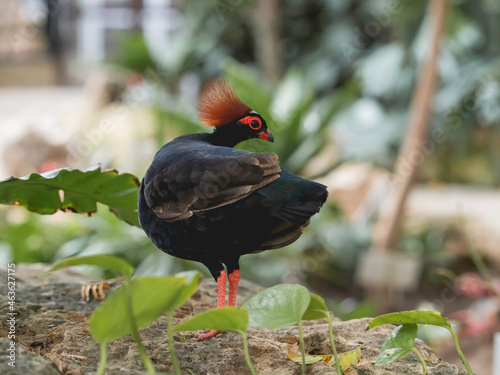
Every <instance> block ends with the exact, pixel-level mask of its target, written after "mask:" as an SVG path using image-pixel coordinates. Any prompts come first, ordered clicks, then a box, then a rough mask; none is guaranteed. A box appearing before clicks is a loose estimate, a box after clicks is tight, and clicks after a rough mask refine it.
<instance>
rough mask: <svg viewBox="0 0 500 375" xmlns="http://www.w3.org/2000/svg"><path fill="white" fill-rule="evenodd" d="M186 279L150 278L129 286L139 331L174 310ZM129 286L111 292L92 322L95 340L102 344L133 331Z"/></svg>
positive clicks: (173, 277) (90, 321)
mask: <svg viewBox="0 0 500 375" xmlns="http://www.w3.org/2000/svg"><path fill="white" fill-rule="evenodd" d="M184 282H185V280H184V278H183V277H175V276H151V277H141V278H137V279H133V280H132V281H130V283H129V284H128V287H129V289H130V298H131V304H132V313H133V318H134V319H135V321H136V324H137V328H141V327H145V326H147V325H148V324H150V323H151V322H153V321H154V320H156V319H157V318H158V317H159V316H160V315H161V314H163V313H164V312H165V311H169V310H172V306H174V305H175V303H176V302H177V301H178V298H179V294H180V293H181V291H182V286H183V285H184ZM126 288H127V285H126V284H125V285H122V286H121V287H119V288H118V289H116V290H115V291H114V292H113V293H111V294H110V295H109V296H108V297H107V298H106V299H105V300H104V301H103V302H102V303H101V305H100V306H99V307H98V308H97V309H96V310H95V311H94V313H93V314H92V316H91V317H90V319H89V328H90V333H91V334H92V337H93V338H94V339H95V340H96V341H97V342H99V343H102V342H108V341H113V340H116V339H119V338H120V337H122V336H125V335H127V334H129V333H131V332H132V327H131V326H130V319H129V317H128V313H127V303H128V293H127V289H126Z"/></svg>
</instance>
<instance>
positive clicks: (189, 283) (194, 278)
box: [169, 271, 201, 312]
mask: <svg viewBox="0 0 500 375" xmlns="http://www.w3.org/2000/svg"><path fill="white" fill-rule="evenodd" d="M175 277H182V278H183V280H184V284H183V286H182V288H181V290H180V292H179V294H178V295H177V298H176V299H175V301H174V302H173V303H172V307H171V308H170V309H169V311H171V312H172V311H174V310H175V309H177V308H178V307H181V306H182V305H183V304H184V302H186V301H187V299H188V298H189V297H191V296H192V295H193V293H194V292H196V289H198V281H199V280H200V277H201V272H198V271H185V272H179V273H177V274H175Z"/></svg>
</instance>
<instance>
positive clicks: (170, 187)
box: [139, 81, 327, 338]
mask: <svg viewBox="0 0 500 375" xmlns="http://www.w3.org/2000/svg"><path fill="white" fill-rule="evenodd" d="M214 85H215V86H216V88H217V89H218V90H219V91H218V92H217V94H220V91H221V86H220V85H223V87H222V89H223V90H229V91H227V92H228V93H229V94H228V93H226V97H225V100H226V101H227V100H228V99H227V97H228V95H232V96H230V97H229V100H232V103H231V105H232V107H231V110H233V111H234V109H235V108H236V109H238V108H240V109H241V111H240V113H237V114H235V115H234V117H235V118H234V119H233V120H232V121H230V122H229V123H225V124H224V125H220V124H217V127H216V129H215V131H214V132H213V133H210V134H209V133H200V134H190V135H185V136H181V137H178V138H176V139H174V140H173V141H171V142H169V143H167V144H166V145H164V146H163V147H162V148H161V149H160V150H159V151H158V152H157V154H156V156H155V158H154V160H153V162H152V164H151V166H150V167H149V168H148V170H147V172H146V175H145V176H144V179H143V180H142V182H141V187H140V194H139V219H140V222H141V225H142V227H143V229H144V231H145V232H146V234H147V235H148V236H149V238H150V239H151V240H152V241H153V243H154V244H155V245H156V246H157V247H158V248H159V249H161V250H162V251H164V252H166V253H168V254H171V255H173V256H176V257H179V258H183V259H189V260H194V261H198V262H201V263H203V264H204V265H205V266H206V267H207V268H208V269H209V270H210V272H211V273H212V275H213V276H214V278H215V279H216V280H217V282H218V283H219V286H220V287H219V300H218V306H221V305H222V306H223V305H224V302H223V301H224V295H222V296H221V288H222V285H223V289H224V293H225V277H226V273H225V271H224V265H225V266H226V268H227V274H228V275H229V276H230V278H229V280H230V291H229V305H234V301H235V299H236V288H237V282H238V279H239V271H237V270H238V269H239V266H238V260H239V258H240V257H241V256H242V255H245V254H249V253H253V252H258V251H263V250H269V249H276V248H280V247H283V246H286V245H288V244H290V243H292V242H294V241H295V240H296V239H298V238H299V237H300V235H301V234H302V229H303V228H304V227H305V226H307V225H308V224H309V219H310V217H311V216H312V215H314V214H315V213H317V212H318V211H319V209H320V208H321V206H322V204H323V203H324V202H325V200H326V197H327V191H326V187H325V186H323V185H321V184H319V183H316V182H313V181H309V180H306V179H303V178H301V177H298V176H295V175H294V174H292V173H290V172H288V171H286V170H282V169H281V168H280V167H279V165H278V156H277V155H276V154H273V153H251V152H248V151H243V150H239V149H234V148H233V147H234V146H235V145H236V144H238V143H239V142H242V141H244V140H247V139H250V138H263V139H265V140H268V141H271V142H272V141H273V136H272V134H271V133H270V132H269V130H268V129H267V124H266V122H265V120H264V119H263V118H262V117H261V116H260V115H259V114H257V113H256V112H254V111H252V110H250V109H249V108H248V107H246V106H244V105H243V104H242V103H241V102H239V99H237V97H236V96H235V94H234V93H233V92H232V91H230V88H229V87H228V86H227V84H225V83H223V82H220V81H218V82H216V83H214V84H212V87H209V88H208V89H207V90H206V91H205V92H204V94H202V99H204V100H205V102H203V101H202V102H203V103H205V105H206V108H203V110H204V111H205V112H208V111H209V110H210V102H211V101H210V100H212V101H213V100H217V98H218V97H217V96H215V97H213V96H212V97H210V95H211V94H213V92H214V88H213V87H214ZM217 85H218V86H217ZM207 92H208V93H207ZM223 94H224V93H223ZM207 96H208V98H207ZM238 103H239V104H241V106H239V107H238V105H239V104H238ZM219 104H220V103H219ZM216 107H217V106H214V108H216ZM244 107H245V108H244ZM224 108H225V107H224V106H220V105H219V107H217V108H216V112H217V111H218V112H221V111H224ZM199 111H200V109H199ZM200 112H202V111H200ZM236 112H238V111H236ZM242 113H244V114H243V115H242ZM217 116H218V114H217V113H211V117H210V120H212V119H213V118H217ZM228 116H229V115H228V114H227V113H224V114H223V116H222V115H221V116H219V117H223V118H224V121H227V119H228V118H230V117H228ZM201 120H202V122H204V121H203V118H202V119H201ZM206 122H207V121H205V123H206ZM235 270H236V271H237V277H235V283H236V285H232V284H231V281H232V279H231V275H233V274H235V272H234V271H235ZM222 279H224V280H222ZM222 283H223V284H222ZM232 287H233V289H234V290H233V291H232V290H231V288H232ZM221 298H222V301H221ZM210 337H211V336H210ZM202 338H206V337H202Z"/></svg>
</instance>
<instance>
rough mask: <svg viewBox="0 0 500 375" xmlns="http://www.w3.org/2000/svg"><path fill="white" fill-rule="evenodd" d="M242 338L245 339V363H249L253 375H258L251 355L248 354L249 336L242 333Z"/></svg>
mask: <svg viewBox="0 0 500 375" xmlns="http://www.w3.org/2000/svg"><path fill="white" fill-rule="evenodd" d="M241 337H242V338H243V350H244V352H245V361H247V366H248V368H249V369H250V372H251V373H252V375H257V373H256V372H255V370H254V368H253V366H252V362H251V361H250V353H249V352H248V342H247V334H246V333H245V332H243V333H241Z"/></svg>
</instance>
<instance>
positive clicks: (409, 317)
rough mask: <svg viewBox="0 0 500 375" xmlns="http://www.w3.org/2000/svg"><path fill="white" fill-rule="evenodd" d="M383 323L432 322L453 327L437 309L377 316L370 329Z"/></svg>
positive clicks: (432, 323) (436, 324)
mask: <svg viewBox="0 0 500 375" xmlns="http://www.w3.org/2000/svg"><path fill="white" fill-rule="evenodd" d="M383 324H430V325H433V326H438V327H444V328H447V329H451V324H450V323H449V322H448V321H447V320H446V318H445V317H443V316H442V315H441V314H440V313H439V312H437V311H416V310H411V311H401V312H396V313H390V314H385V315H381V316H378V317H376V318H375V319H373V320H372V321H371V322H370V324H369V325H368V329H371V328H374V327H377V326H380V325H383Z"/></svg>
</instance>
